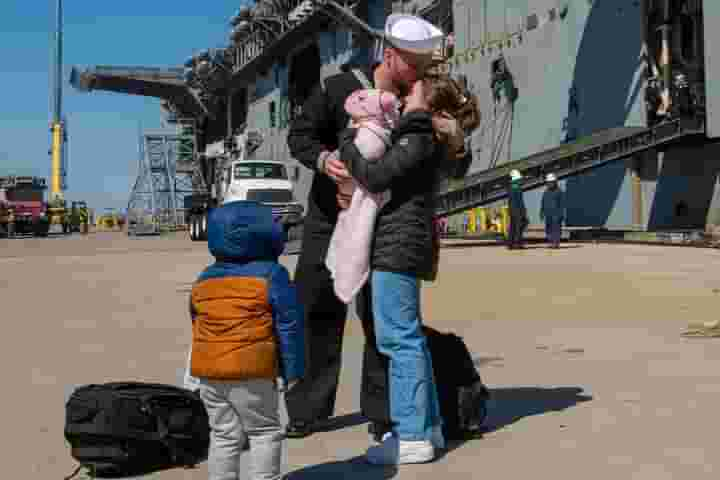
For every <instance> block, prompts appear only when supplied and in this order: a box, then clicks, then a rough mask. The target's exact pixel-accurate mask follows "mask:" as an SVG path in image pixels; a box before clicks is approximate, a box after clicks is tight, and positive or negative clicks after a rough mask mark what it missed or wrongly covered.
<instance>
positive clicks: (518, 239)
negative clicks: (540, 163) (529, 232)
mask: <svg viewBox="0 0 720 480" xmlns="http://www.w3.org/2000/svg"><path fill="white" fill-rule="evenodd" d="M522 178H523V176H522V174H521V173H520V172H519V171H518V170H512V171H511V172H510V194H509V202H508V203H509V205H508V206H509V210H510V225H509V228H508V244H507V247H508V249H510V250H517V249H522V248H525V247H524V245H523V233H524V232H525V228H526V227H527V225H528V218H527V209H526V208H525V200H524V199H523V192H522V188H521V187H520V181H521V180H522Z"/></svg>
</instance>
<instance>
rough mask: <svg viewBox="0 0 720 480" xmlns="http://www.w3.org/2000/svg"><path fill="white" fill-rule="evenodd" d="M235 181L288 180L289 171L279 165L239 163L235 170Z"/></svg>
mask: <svg viewBox="0 0 720 480" xmlns="http://www.w3.org/2000/svg"><path fill="white" fill-rule="evenodd" d="M233 178H234V179H235V180H243V179H253V178H270V179H273V180H287V171H286V170H285V166H284V165H280V164H277V163H258V162H252V163H237V164H235V168H234V170H233Z"/></svg>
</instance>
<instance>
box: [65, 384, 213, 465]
mask: <svg viewBox="0 0 720 480" xmlns="http://www.w3.org/2000/svg"><path fill="white" fill-rule="evenodd" d="M65 439H66V440H67V441H68V442H69V443H70V446H71V449H72V450H71V454H72V456H73V458H75V459H76V460H77V461H78V462H80V464H81V466H85V467H88V468H90V469H94V470H96V471H97V470H100V471H102V470H111V471H122V472H143V471H151V470H153V469H157V468H167V467H175V466H186V467H191V466H194V465H196V464H197V463H200V462H202V461H204V460H205V459H207V455H208V448H209V445H210V426H209V422H208V415H207V411H206V410H205V406H204V405H203V403H202V401H201V400H200V396H199V395H198V394H197V393H196V392H191V391H189V390H186V389H182V388H178V387H175V386H172V385H162V384H154V383H142V382H111V383H105V384H101V385H85V386H82V387H79V388H77V389H76V390H75V391H74V392H73V393H72V395H71V396H70V398H69V399H68V401H67V403H66V405H65Z"/></svg>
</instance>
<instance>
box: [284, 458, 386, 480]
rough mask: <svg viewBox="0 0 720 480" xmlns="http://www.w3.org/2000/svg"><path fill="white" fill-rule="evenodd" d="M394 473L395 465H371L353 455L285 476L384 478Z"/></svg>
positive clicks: (294, 479)
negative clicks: (346, 458)
mask: <svg viewBox="0 0 720 480" xmlns="http://www.w3.org/2000/svg"><path fill="white" fill-rule="evenodd" d="M396 474H397V467H396V466H378V465H371V464H369V463H367V462H366V461H365V459H364V457H354V458H351V459H349V460H344V461H339V462H327V463H321V464H318V465H311V466H308V467H303V468H300V469H298V470H295V471H294V472H290V473H288V474H287V475H286V476H285V478H286V479H287V480H316V479H319V480H324V479H327V480H337V479H343V480H384V479H386V478H392V477H394V476H395V475H396Z"/></svg>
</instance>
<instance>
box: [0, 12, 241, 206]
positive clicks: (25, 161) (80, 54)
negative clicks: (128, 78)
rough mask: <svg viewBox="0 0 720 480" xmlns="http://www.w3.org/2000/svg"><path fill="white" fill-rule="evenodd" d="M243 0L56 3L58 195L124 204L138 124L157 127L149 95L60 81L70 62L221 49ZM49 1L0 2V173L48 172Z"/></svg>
mask: <svg viewBox="0 0 720 480" xmlns="http://www.w3.org/2000/svg"><path fill="white" fill-rule="evenodd" d="M242 3H243V2H242V0H211V1H207V2H188V1H180V2H178V1H170V0H124V1H122V2H116V1H100V2H89V1H87V0H64V17H65V31H64V52H63V55H64V59H63V63H64V65H63V71H64V74H63V96H64V100H63V110H64V113H65V116H66V117H67V119H68V134H69V169H68V180H67V182H68V189H67V191H66V193H65V198H66V199H67V200H70V201H72V200H85V201H87V202H88V206H90V207H91V208H95V210H96V211H102V210H104V209H106V208H120V209H124V208H125V207H126V206H127V201H128V196H129V193H130V190H131V188H132V184H133V183H134V181H135V176H136V172H137V163H138V154H137V151H138V136H139V133H138V132H139V129H140V128H153V129H157V128H159V127H160V126H161V123H160V122H161V115H160V102H159V100H157V99H154V98H148V97H140V96H130V95H123V94H118V93H110V92H100V91H92V92H89V93H83V92H79V91H77V90H75V89H74V88H73V87H72V86H71V85H70V84H69V75H70V70H71V67H72V66H78V67H92V66H95V65H140V66H152V67H171V66H181V65H182V64H183V63H184V61H185V59H187V58H188V57H190V56H191V55H193V54H194V53H197V52H198V51H200V50H203V49H205V48H213V47H222V46H225V45H226V43H227V40H228V37H229V32H230V26H229V20H230V18H231V17H232V15H233V14H234V13H235V12H236V11H237V9H238V8H239V7H240V6H241V5H242ZM54 24H55V0H29V1H24V0H0V58H1V59H2V61H1V62H0V175H36V176H41V177H45V178H47V179H48V184H49V177H50V156H49V155H48V151H49V149H50V132H49V125H50V120H51V116H52V112H51V104H52V101H51V96H52V88H51V81H52V80H51V73H50V71H51V69H52V67H51V60H52V52H53V38H54Z"/></svg>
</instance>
